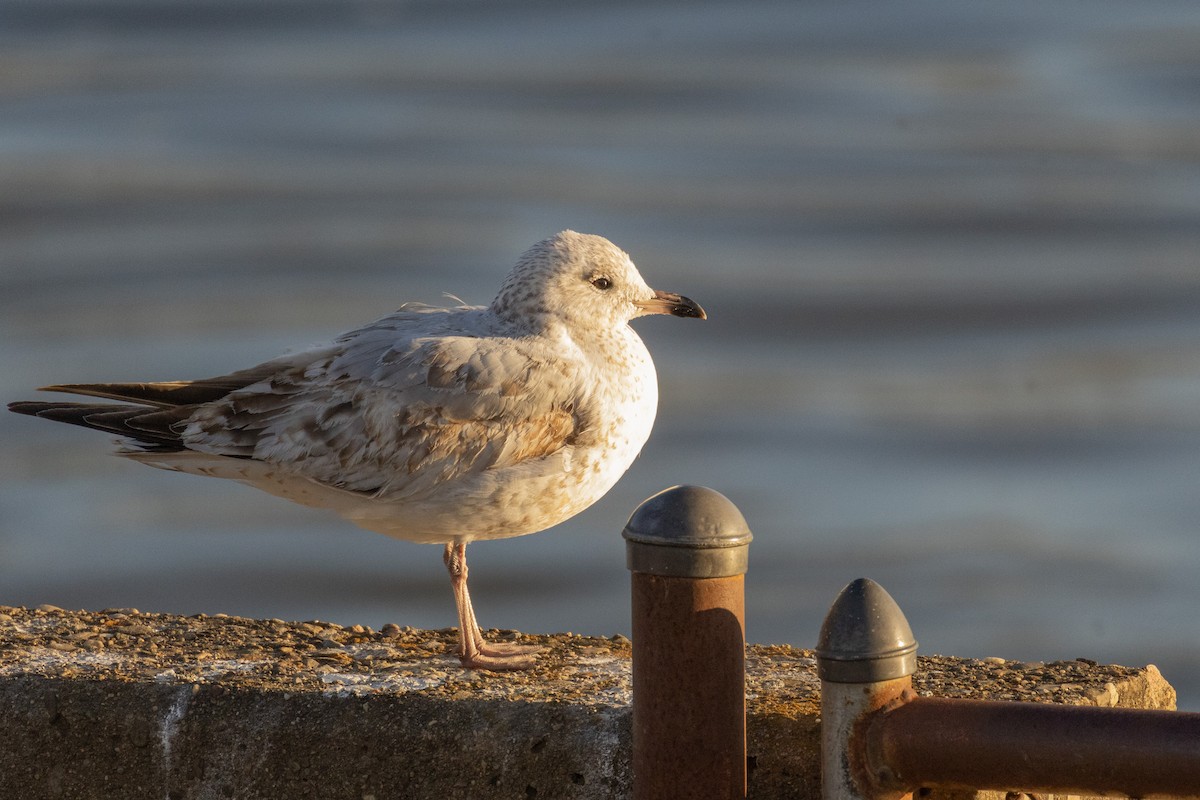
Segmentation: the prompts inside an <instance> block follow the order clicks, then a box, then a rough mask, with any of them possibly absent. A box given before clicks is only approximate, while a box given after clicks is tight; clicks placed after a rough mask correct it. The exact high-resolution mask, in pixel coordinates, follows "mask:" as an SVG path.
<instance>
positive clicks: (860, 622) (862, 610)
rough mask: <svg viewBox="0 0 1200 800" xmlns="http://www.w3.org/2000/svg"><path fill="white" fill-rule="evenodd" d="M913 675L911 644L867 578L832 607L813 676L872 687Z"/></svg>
mask: <svg viewBox="0 0 1200 800" xmlns="http://www.w3.org/2000/svg"><path fill="white" fill-rule="evenodd" d="M916 671H917V640H916V639H915V638H914V637H913V632H912V628H910V627H909V625H908V620H907V619H906V618H905V616H904V612H903V611H901V610H900V606H898V605H896V601H895V600H893V599H892V596H891V595H890V594H888V593H887V590H886V589H884V588H883V587H882V586H880V585H879V584H878V583H876V582H875V581H873V580H871V579H869V578H859V579H858V580H855V581H852V582H851V583H849V584H848V585H847V586H846V588H845V589H842V592H841V594H839V595H838V596H837V599H836V600H834V601H833V605H832V606H830V608H829V613H828V614H826V615H825V622H824V624H822V625H821V636H820V638H819V639H818V640H817V674H818V675H820V676H821V680H823V681H830V682H831V683H877V682H879V681H887V680H892V679H894V678H902V677H904V676H905V675H912V674H913V673H914V672H916Z"/></svg>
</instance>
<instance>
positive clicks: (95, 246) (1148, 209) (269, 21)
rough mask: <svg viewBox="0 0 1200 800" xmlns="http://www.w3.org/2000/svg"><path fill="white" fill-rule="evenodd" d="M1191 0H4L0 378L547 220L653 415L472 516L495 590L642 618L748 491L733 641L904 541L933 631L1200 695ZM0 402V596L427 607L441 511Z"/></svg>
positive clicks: (939, 643)
mask: <svg viewBox="0 0 1200 800" xmlns="http://www.w3.org/2000/svg"><path fill="white" fill-rule="evenodd" d="M1197 87H1200V7H1198V6H1196V5H1195V3H1193V2H1191V0H1180V1H1179V2H1158V1H1157V0H1150V1H1149V2H1143V3H1137V4H1123V3H1110V2H1099V3H1091V4H1087V6H1086V7H1085V6H1081V5H1079V4H1076V3H1070V2H1065V0H1051V2H1045V1H1044V0H1039V2H1010V3H1004V4H987V5H985V4H963V3H954V2H932V1H931V0H914V1H913V2H908V3H903V4H900V3H888V2H883V1H882V0H874V1H872V2H849V3H820V2H817V3H804V4H794V3H736V4H735V3H730V2H714V3H688V4H678V5H676V4H667V3H653V4H647V3H641V4H627V5H618V6H615V7H613V6H606V7H605V8H599V7H593V6H592V5H590V4H579V3H559V4H546V3H536V2H526V3H521V2H503V3H473V2H458V3H410V4H407V5H403V6H392V5H391V4H384V3H375V2H359V3H344V2H304V3H296V2H282V1H278V2H270V3H262V4H254V5H253V6H248V5H245V4H241V3H233V2H223V1H222V0H210V1H209V2H202V3H189V4H177V3H174V2H168V0H123V1H122V2H100V1H99V0H94V1H89V0H74V1H73V2H67V1H66V0H52V1H50V2H45V1H43V2H34V1H33V0H25V1H23V2H14V1H13V0H6V1H4V0H0V326H2V327H0V331H2V334H0V396H3V398H4V399H5V400H14V399H25V398H29V397H31V396H32V395H31V392H32V390H33V388H34V387H36V386H39V385H43V384H46V383H51V382H61V381H80V382H82V381H89V380H146V379H151V380H153V379H170V378H187V377H199V376H204V375H212V374H217V373H220V372H223V371H227V370H229V369H232V368H236V367H240V366H244V365H247V364H249V363H252V362H254V361H256V360H259V359H265V358H269V357H271V356H274V355H276V354H278V353H279V352H281V351H283V350H284V349H287V348H294V347H299V346H303V345H306V344H309V343H313V342H317V341H320V340H323V339H325V338H327V337H329V336H331V335H333V334H336V333H337V332H340V331H341V330H345V329H347V328H349V327H351V326H354V325H357V324H359V323H361V322H363V321H366V320H368V319H371V318H373V317H375V316H378V315H380V314H383V313H385V312H387V311H389V310H390V309H392V308H394V307H395V306H396V305H398V304H399V303H401V302H403V301H406V300H423V301H426V302H438V301H439V300H440V298H441V294H442V292H452V293H454V294H455V295H458V296H460V297H462V298H463V299H465V300H466V301H468V302H478V303H483V302H487V301H488V300H489V299H490V298H491V295H492V293H493V292H494V290H495V288H496V287H497V286H498V283H499V280H500V278H501V277H502V276H503V274H504V272H505V271H506V270H507V268H508V266H509V264H511V262H512V261H513V259H514V258H515V257H516V255H517V254H518V253H520V252H521V251H522V250H523V249H524V248H525V247H527V246H528V245H529V244H530V243H532V242H534V241H536V240H537V239H540V238H543V237H544V236H546V235H548V234H550V233H553V232H554V231H557V230H559V229H562V228H565V227H572V228H575V229H577V230H583V231H589V232H595V233H601V234H603V235H606V236H608V237H609V238H611V239H613V240H614V241H616V242H617V243H618V244H620V245H622V246H623V247H625V248H626V249H628V250H629V251H630V252H631V253H632V255H633V257H634V259H635V261H637V263H638V264H639V266H640V267H641V269H642V272H643V274H644V275H645V277H646V278H647V280H648V281H649V282H650V283H651V284H652V285H654V286H657V287H660V288H665V289H670V290H675V291H680V292H683V293H685V294H687V295H689V296H692V297H695V298H696V299H697V300H699V301H700V302H701V303H703V304H704V306H705V307H706V308H707V309H708V310H709V312H710V315H711V319H710V320H709V321H708V322H707V323H704V324H694V323H681V322H678V321H673V320H665V319H651V320H645V321H643V322H639V323H638V327H639V330H640V331H641V333H642V334H643V337H644V338H645V339H646V340H647V342H648V343H649V345H650V347H651V349H652V351H653V352H654V353H655V356H656V361H657V364H658V369H659V374H660V379H661V383H662V407H661V409H660V416H659V422H658V425H657V428H656V431H655V434H654V436H653V437H652V439H651V441H650V443H649V445H648V446H647V448H646V450H645V452H644V453H643V455H642V457H641V458H640V459H639V461H638V462H637V463H636V464H635V465H634V467H633V468H632V469H631V470H630V473H629V474H628V475H627V476H626V478H625V479H624V480H623V481H622V482H621V484H620V485H619V486H618V487H617V488H616V489H615V490H613V492H612V493H610V495H609V496H608V497H606V498H605V499H604V500H603V501H601V502H600V503H599V504H597V505H596V506H595V507H593V508H592V509H590V510H589V511H587V512H585V513H584V514H582V515H580V516H579V517H578V518H576V519H574V520H572V521H570V522H568V523H566V524H564V525H563V526H561V527H560V528H558V529H556V530H555V531H554V532H552V533H548V534H543V535H538V536H532V537H525V538H522V539H516V540H509V541H505V542H501V543H481V544H477V545H474V546H473V547H472V553H471V556H472V567H473V570H472V576H473V580H472V583H473V584H474V589H475V592H476V595H477V604H478V606H479V609H480V616H481V620H482V622H483V623H484V624H485V625H490V626H491V625H494V626H504V627H517V628H521V629H525V630H531V631H558V630H573V631H577V632H588V633H612V632H616V631H624V632H628V621H627V617H628V601H627V599H626V596H627V591H628V590H627V588H626V586H627V580H628V578H627V576H626V572H625V569H624V561H623V542H622V541H621V539H620V536H619V531H620V529H621V527H622V525H623V524H624V521H625V519H626V517H627V516H628V514H629V512H630V511H631V510H632V509H633V507H634V506H635V505H636V504H637V503H638V502H640V501H641V500H642V499H643V498H644V497H646V496H647V495H649V494H651V493H653V492H655V491H657V490H659V489H661V488H664V487H665V486H668V485H671V484H673V483H682V482H687V483H701V484H707V485H710V486H712V487H714V488H716V489H718V490H720V491H722V492H724V493H725V494H727V495H728V496H729V497H730V498H732V499H733V500H734V501H735V502H736V503H737V504H738V505H739V507H740V508H741V509H742V510H743V512H744V513H745V515H746V517H747V519H748V521H749V522H750V525H751V527H752V528H753V530H754V532H755V537H756V538H755V542H754V545H753V547H752V563H751V572H750V575H749V576H748V627H749V636H750V638H751V639H752V640H755V641H760V642H792V643H795V644H799V645H806V646H807V645H811V644H812V642H813V640H814V639H815V634H816V630H817V628H818V627H819V624H820V620H821V618H822V616H823V614H824V612H825V610H826V609H827V607H828V604H829V603H830V602H831V600H832V599H833V597H834V596H835V594H836V593H837V591H838V590H839V589H840V587H841V586H842V585H843V584H844V583H846V582H847V581H849V580H851V579H852V578H855V577H858V576H860V575H867V576H870V577H873V578H875V579H876V580H879V581H880V582H881V583H883V584H884V585H885V586H887V587H888V589H889V590H890V591H891V592H892V594H893V595H894V596H896V598H897V599H898V601H899V602H900V603H901V605H902V607H903V608H904V609H905V611H906V612H907V614H908V616H909V618H910V621H911V622H912V625H913V628H914V630H915V631H916V632H917V635H918V638H920V639H921V643H922V649H923V650H924V651H925V652H941V653H952V654H958V655H974V656H984V655H1000V656H1005V657H1010V658H1022V659H1029V660H1051V659H1058V658H1073V657H1077V656H1085V657H1089V658H1093V659H1098V660H1102V661H1115V662H1120V663H1126V664H1143V663H1147V662H1152V663H1156V664H1158V665H1159V666H1160V667H1161V668H1162V669H1163V671H1164V673H1165V674H1166V676H1167V677H1168V679H1169V680H1171V681H1172V682H1173V683H1174V684H1175V685H1176V686H1177V687H1178V688H1179V689H1180V692H1181V705H1182V706H1183V707H1186V708H1191V709H1200V615H1198V614H1197V611H1198V610H1200V582H1198V581H1197V580H1196V572H1197V567H1198V566H1200V535H1198V533H1200V531H1198V529H1200V492H1198V491H1197V485H1198V484H1200V314H1198V313H1197V312H1200V257H1198V253H1200V135H1197V130H1200V127H1198V123H1200V91H1198V90H1197ZM106 451H107V446H106V443H105V442H104V437H102V436H89V435H87V434H86V433H85V432H83V431H79V430H78V429H68V428H66V427H65V426H54V425H49V424H46V423H38V422H36V421H33V420H29V419H28V418H24V417H17V416H15V415H9V414H5V415H3V416H0V478H2V480H0V602H2V603H12V604H29V605H36V604H39V603H45V602H50V603H54V604H57V605H61V606H66V607H80V606H86V607H97V608H101V607H108V606H137V607H140V608H143V609H147V610H162V611H173V612H183V613H195V612H200V611H203V612H209V613H213V612H218V611H224V612H228V613H236V614H247V615H258V616H278V617H287V618H300V619H309V618H314V617H318V618H322V619H331V620H335V621H340V622H345V623H351V622H363V623H366V624H371V625H375V626H378V625H381V624H382V623H383V622H386V621H396V622H399V623H401V624H412V625H420V626H430V627H441V626H446V625H449V624H452V622H453V610H452V601H451V597H450V593H449V590H448V588H447V587H446V586H445V583H446V581H445V577H444V572H443V570H442V567H441V564H440V554H439V552H438V551H437V549H436V548H430V547H421V546H417V545H410V544H405V543H398V542H393V541H390V540H387V539H385V538H383V537H379V536H374V535H372V534H369V533H366V532H362V531H359V530H357V529H355V528H353V527H352V526H349V525H348V524H346V523H342V522H341V521H339V520H336V519H333V518H329V517H325V516H323V515H321V514H320V513H315V512H311V511H309V510H306V509H301V508H294V507H292V506H290V505H288V504H286V503H284V502H282V501H279V500H275V499H273V498H270V497H267V496H265V495H259V494H257V493H254V492H252V491H249V490H247V489H244V488H242V487H239V486H235V485H224V484H221V483H219V482H214V481H209V482H206V481H202V480H199V479H192V478H187V477H183V476H177V475H170V474H164V473H159V472H155V471H153V470H148V469H145V468H142V467H139V466H137V465H134V464H126V463H124V462H121V461H118V460H115V459H113V458H111V457H110V456H108V455H107V454H106Z"/></svg>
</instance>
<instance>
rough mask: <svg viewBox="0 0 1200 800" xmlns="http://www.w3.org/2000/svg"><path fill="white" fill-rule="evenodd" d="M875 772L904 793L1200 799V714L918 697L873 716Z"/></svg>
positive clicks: (864, 740)
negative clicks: (925, 790)
mask: <svg viewBox="0 0 1200 800" xmlns="http://www.w3.org/2000/svg"><path fill="white" fill-rule="evenodd" d="M860 735H861V739H860V742H861V744H860V745H859V748H858V749H860V750H861V751H862V752H863V755H864V758H865V759H866V762H867V764H868V765H869V766H868V771H869V772H870V773H871V774H873V775H876V776H879V777H883V776H887V778H888V780H889V783H890V785H891V786H892V787H893V788H896V789H900V790H905V791H907V790H912V789H916V788H917V787H927V788H940V789H948V790H962V789H1000V790H1021V791H1025V792H1033V791H1037V792H1042V791H1045V792H1054V793H1056V794H1080V795H1108V794H1114V793H1116V794H1123V795H1129V796H1131V797H1148V796H1160V795H1163V796H1172V797H1196V796H1200V714H1197V713H1185V712H1180V711H1149V710H1145V709H1133V708H1097V707H1095V706H1064V705H1057V704H1053V703H1018V702H1011V701H996V700H990V701H989V700H963V699H958V698H954V699H951V698H946V697H913V698H911V699H908V700H907V701H906V702H903V703H900V704H898V705H896V706H894V707H891V708H889V709H887V710H886V711H884V712H883V713H881V714H877V715H875V717H874V718H873V719H871V720H869V721H868V722H867V724H866V726H865V727H864V728H862V729H860Z"/></svg>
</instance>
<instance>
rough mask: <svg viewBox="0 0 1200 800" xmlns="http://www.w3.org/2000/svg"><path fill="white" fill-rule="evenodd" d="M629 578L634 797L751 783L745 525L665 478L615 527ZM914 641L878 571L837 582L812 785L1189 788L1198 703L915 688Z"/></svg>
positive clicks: (1199, 731)
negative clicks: (876, 577) (925, 693)
mask: <svg viewBox="0 0 1200 800" xmlns="http://www.w3.org/2000/svg"><path fill="white" fill-rule="evenodd" d="M624 536H625V539H626V541H627V556H628V566H629V569H630V571H631V572H632V573H633V575H632V584H633V797H634V800H673V799H674V798H706V800H707V799H711V800H724V798H739V797H745V796H746V722H745V720H746V712H745V635H744V630H745V623H744V607H745V606H744V590H743V581H744V575H745V572H746V563H747V551H748V546H749V542H750V539H751V534H750V530H749V528H748V527H747V525H746V521H745V519H744V518H743V517H742V514H741V512H739V511H738V509H737V508H736V507H735V506H734V505H733V503H731V502H730V501H729V500H727V499H726V498H725V497H723V496H722V495H720V494H718V493H717V492H715V491H713V490H711V489H705V488H703V487H695V486H676V487H673V488H671V489H667V490H666V491H663V492H660V493H659V494H657V495H654V496H653V497H651V498H649V499H648V500H646V501H645V502H643V503H642V504H641V505H640V506H639V507H638V508H637V510H636V511H634V513H633V516H632V517H630V519H629V523H628V524H627V525H626V527H625V531H624ZM916 654H917V642H916V639H915V638H914V637H913V634H912V630H911V628H910V627H909V624H908V621H907V620H906V619H905V617H904V614H903V612H901V611H900V608H899V606H898V605H897V604H896V602H895V601H894V600H893V599H892V597H891V596H890V595H889V594H888V593H887V592H886V591H885V590H884V589H883V587H881V586H879V585H878V584H877V583H874V582H873V581H870V580H867V579H865V578H860V579H858V580H856V581H853V582H851V583H850V584H849V585H848V586H846V588H845V589H843V590H842V592H841V593H840V594H839V595H838V597H837V599H836V600H835V601H834V603H833V605H832V606H831V608H830V610H829V613H828V615H827V616H826V618H825V622H824V625H823V626H822V628H821V633H820V637H819V640H818V644H817V666H818V673H819V675H820V678H821V763H822V795H823V797H824V798H825V800H860V799H861V800H885V799H886V800H894V799H895V798H900V797H902V796H903V795H905V794H907V793H909V792H912V791H914V790H917V789H946V790H981V789H998V790H1008V791H1025V792H1030V791H1048V792H1063V793H1072V794H1092V795H1112V794H1118V795H1128V796H1131V797H1149V796H1170V797H1200V714H1194V713H1183V712H1173V711H1147V710H1138V709H1121V708H1098V707H1094V706H1065V705H1054V704H1043V703H1027V702H996V701H979V700H963V699H951V698H934V697H918V696H917V695H916V694H915V693H914V692H913V690H912V675H913V673H914V672H915V671H916V668H917V655H916Z"/></svg>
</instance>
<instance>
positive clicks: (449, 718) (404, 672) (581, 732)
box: [0, 606, 1175, 800]
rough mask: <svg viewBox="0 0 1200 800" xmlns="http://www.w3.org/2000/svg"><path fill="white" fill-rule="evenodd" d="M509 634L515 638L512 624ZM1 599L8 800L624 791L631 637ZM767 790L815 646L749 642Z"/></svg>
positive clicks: (1, 769) (993, 688)
mask: <svg viewBox="0 0 1200 800" xmlns="http://www.w3.org/2000/svg"><path fill="white" fill-rule="evenodd" d="M509 635H510V636H513V637H515V636H517V634H514V633H510V634H509ZM521 638H522V641H536V642H537V643H540V644H542V645H544V646H545V647H546V648H547V652H546V653H545V654H544V655H543V656H542V657H541V662H540V664H539V666H538V668H537V669H535V670H532V671H528V672H521V673H510V674H493V673H482V672H467V671H464V670H462V669H461V668H459V666H458V663H457V660H456V659H455V658H453V657H452V656H451V655H450V653H451V651H452V648H453V642H454V638H453V636H452V632H451V631H418V630H412V629H402V628H395V627H394V626H387V627H385V629H384V630H382V631H372V630H370V629H367V628H363V627H361V626H353V627H350V628H343V627H340V626H337V625H330V624H327V623H322V622H306V623H285V622H282V621H280V620H249V619H239V618H232V617H223V616H216V617H204V616H199V617H177V616H170V615H165V614H141V613H138V612H136V611H134V610H132V609H126V610H108V611H105V612H71V611H63V610H61V609H55V608H53V607H43V608H42V609H38V610H27V609H20V608H9V607H2V606H0V798H4V800H8V798H28V799H29V800H37V799H38V798H88V799H89V800H90V799H91V798H106V799H108V798H128V800H138V799H140V798H154V799H155V800H163V799H164V798H167V799H168V800H184V798H188V799H191V798H196V799H197V800H207V799H208V798H226V797H228V798H239V799H240V800H253V799H254V798H295V799H298V798H321V799H322V800H342V799H343V798H344V799H345V800H370V799H371V798H374V800H385V798H426V797H429V798H434V797H436V798H532V797H537V798H559V797H562V798H597V799H599V798H605V799H606V800H607V799H608V798H625V797H628V796H629V785H630V776H629V770H628V764H629V740H630V714H629V701H630V696H629V665H630V648H629V642H628V641H627V640H625V639H624V638H623V637H614V638H612V639H602V638H584V637H571V636H553V637H521ZM747 657H748V663H747V672H748V677H749V683H748V687H747V692H748V710H749V719H748V737H749V758H750V773H749V774H750V779H749V780H750V796H751V797H754V798H783V797H788V798H816V797H818V796H819V775H818V767H817V763H818V761H817V750H818V735H819V719H818V714H817V709H818V690H819V683H818V681H817V679H816V676H815V672H814V663H813V660H812V657H811V653H810V652H809V651H805V650H797V649H794V648H791V647H785V646H751V647H750V648H748V652H747ZM916 683H917V688H918V690H919V691H920V692H921V693H923V694H939V695H945V696H961V697H980V698H991V699H1020V700H1035V701H1040V702H1063V703H1076V704H1092V705H1119V706H1126V707H1137V708H1173V707H1174V701H1175V693H1174V691H1173V690H1172V689H1171V687H1170V686H1169V685H1168V684H1167V683H1166V682H1165V681H1164V680H1163V678H1162V676H1161V675H1159V674H1158V671H1157V670H1156V669H1155V668H1154V667H1146V668H1144V669H1132V668H1127V667H1116V666H1103V665H1096V664H1091V663H1088V662H1084V661H1071V662H1058V663H1053V664H1024V663H1017V662H1005V661H1001V660H999V659H988V660H984V661H975V660H966V659H957V658H943V657H932V658H922V659H921V664H920V672H919V674H918V676H917V680H916Z"/></svg>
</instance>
